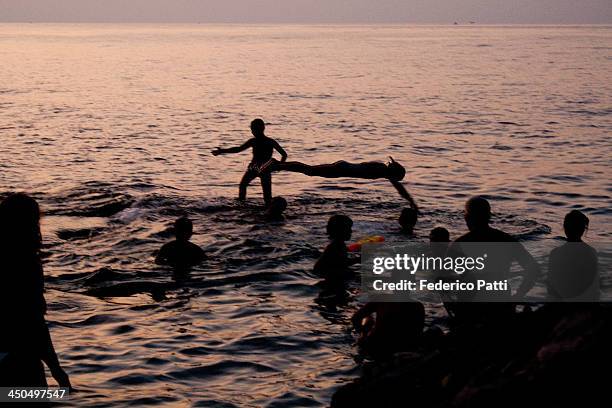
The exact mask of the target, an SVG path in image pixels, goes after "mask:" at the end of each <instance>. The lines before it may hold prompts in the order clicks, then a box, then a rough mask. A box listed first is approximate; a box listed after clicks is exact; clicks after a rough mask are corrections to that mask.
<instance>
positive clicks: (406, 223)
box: [398, 208, 418, 234]
mask: <svg viewBox="0 0 612 408" xmlns="http://www.w3.org/2000/svg"><path fill="white" fill-rule="evenodd" d="M417 218H418V216H417V211H416V210H415V209H414V208H404V209H403V210H402V213H401V214H400V216H399V220H398V221H399V225H400V226H401V227H402V231H404V232H407V233H410V234H412V230H413V229H414V226H415V225H416V223H417Z"/></svg>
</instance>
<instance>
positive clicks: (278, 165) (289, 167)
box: [259, 159, 313, 176]
mask: <svg viewBox="0 0 612 408" xmlns="http://www.w3.org/2000/svg"><path fill="white" fill-rule="evenodd" d="M312 167H313V166H309V165H308V164H305V163H302V162H298V161H290V162H280V161H278V160H276V159H270V160H269V161H268V162H267V163H266V164H264V165H263V166H261V167H260V169H259V174H270V173H272V172H276V171H289V172H292V173H302V174H305V175H307V176H311V175H312V174H310V173H311V169H312Z"/></svg>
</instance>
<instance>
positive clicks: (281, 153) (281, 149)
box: [274, 140, 287, 163]
mask: <svg viewBox="0 0 612 408" xmlns="http://www.w3.org/2000/svg"><path fill="white" fill-rule="evenodd" d="M274 148H275V149H276V151H277V152H279V153H280V155H281V156H282V157H281V163H283V162H285V161H286V160H287V152H286V151H285V149H283V148H282V147H281V145H280V144H279V143H278V142H277V141H276V140H275V141H274Z"/></svg>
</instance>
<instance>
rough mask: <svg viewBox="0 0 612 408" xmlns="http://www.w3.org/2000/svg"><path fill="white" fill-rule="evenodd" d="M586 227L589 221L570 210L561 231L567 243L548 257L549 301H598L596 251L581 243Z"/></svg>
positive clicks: (581, 214)
mask: <svg viewBox="0 0 612 408" xmlns="http://www.w3.org/2000/svg"><path fill="white" fill-rule="evenodd" d="M588 227H589V218H588V217H587V216H586V215H584V214H583V213H582V212H580V211H578V210H572V211H570V212H569V213H568V214H567V215H566V216H565V219H564V220H563V229H564V230H565V235H566V236H567V242H566V243H565V244H563V245H562V246H560V247H559V248H555V249H553V250H552V252H551V253H550V256H549V263H548V279H547V289H548V298H549V300H552V301H584V302H597V301H599V297H600V289H599V273H598V271H597V269H598V268H597V252H596V251H595V249H594V248H593V247H591V246H590V245H588V244H587V243H585V242H583V241H582V236H583V235H584V233H585V231H586V230H587V229H588Z"/></svg>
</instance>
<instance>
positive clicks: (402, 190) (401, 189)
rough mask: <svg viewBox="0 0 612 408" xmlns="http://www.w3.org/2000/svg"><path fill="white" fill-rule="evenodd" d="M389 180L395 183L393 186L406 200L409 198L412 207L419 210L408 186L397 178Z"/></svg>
mask: <svg viewBox="0 0 612 408" xmlns="http://www.w3.org/2000/svg"><path fill="white" fill-rule="evenodd" d="M389 181H390V182H391V184H393V187H395V189H396V190H397V192H398V193H399V195H401V196H402V197H404V198H405V199H406V200H408V202H409V203H410V207H412V208H413V209H415V210H416V211H417V212H418V211H419V207H417V205H416V203H415V202H414V199H413V198H412V196H411V195H410V193H409V192H408V191H407V190H406V188H405V187H404V186H403V185H402V183H400V182H399V181H396V180H389Z"/></svg>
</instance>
